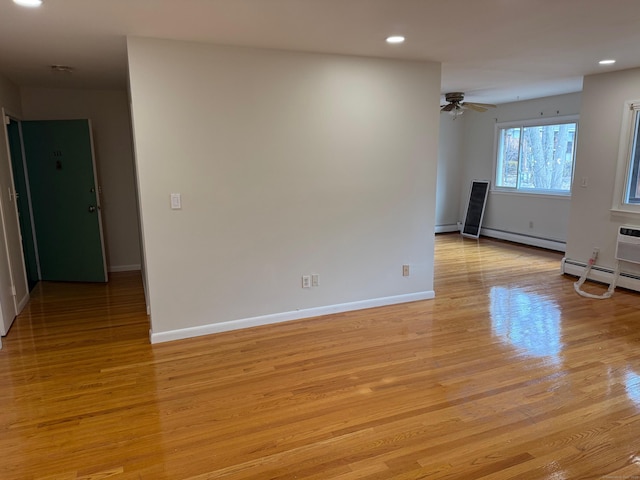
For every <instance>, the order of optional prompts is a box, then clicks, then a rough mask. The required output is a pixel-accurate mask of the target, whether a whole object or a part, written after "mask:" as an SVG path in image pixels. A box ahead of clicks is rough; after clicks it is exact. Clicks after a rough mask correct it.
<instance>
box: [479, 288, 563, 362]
mask: <svg viewBox="0 0 640 480" xmlns="http://www.w3.org/2000/svg"><path fill="white" fill-rule="evenodd" d="M490 302H491V322H492V328H493V331H494V334H495V335H497V336H498V337H500V339H501V340H503V341H505V342H508V343H510V344H511V345H512V346H514V347H516V348H517V349H518V350H520V351H521V352H522V353H523V354H525V355H530V356H535V357H544V358H546V359H548V360H550V361H552V362H553V363H560V358H559V355H560V352H561V350H562V347H563V345H562V343H561V341H560V309H559V308H558V306H557V305H556V303H555V302H553V301H551V300H549V299H548V298H545V297H544V296H542V295H538V294H535V293H530V292H526V291H524V290H522V289H519V288H506V287H493V288H492V289H491V293H490Z"/></svg>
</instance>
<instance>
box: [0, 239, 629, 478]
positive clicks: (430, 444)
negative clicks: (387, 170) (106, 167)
mask: <svg viewBox="0 0 640 480" xmlns="http://www.w3.org/2000/svg"><path fill="white" fill-rule="evenodd" d="M435 258H436V284H435V288H436V299H435V300H430V301H422V302H415V303H411V304H404V305H397V306H391V307H383V308H377V309H370V310H362V311H358V312H349V313H344V314H338V315H333V316H326V317H321V318H317V319H311V320H303V321H296V322H290V323H283V324H279V325H272V326H266V327H260V328H254V329H249V330H242V331H235V332H228V333H223V334H219V335H215V336H209V337H200V338H197V339H189V340H183V341H176V342H172V343H166V344H160V345H153V346H152V345H149V343H148V329H149V325H148V321H147V317H146V314H145V306H144V301H143V296H142V295H143V293H142V286H141V280H140V277H139V275H138V274H132V273H121V274H114V275H113V276H112V280H111V282H110V283H109V284H108V285H106V286H101V285H77V284H53V283H41V284H39V285H38V286H37V287H36V289H35V291H34V292H33V295H32V300H31V303H30V304H29V306H28V307H27V309H26V310H25V312H24V313H23V314H22V315H20V316H19V317H18V319H17V320H16V323H15V325H14V327H13V328H12V330H11V332H10V333H9V335H8V336H7V337H6V338H5V339H3V347H4V349H3V350H2V351H1V352H0V432H1V433H0V452H1V458H2V459H1V460H0V478H2V479H3V480H17V479H19V480H25V479H37V480H44V479H47V480H54V479H55V480H77V479H83V480H98V479H100V480H102V479H114V480H115V479H145V480H146V479H154V480H155V479H177V480H205V479H227V480H234V479H255V480H257V479H260V480H262V479H337V480H347V479H365V480H373V479H425V478H438V479H440V478H447V479H465V480H468V479H480V478H483V479H513V478H521V479H538V478H540V479H553V480H566V479H589V478H605V479H606V478H608V479H622V478H640V295H638V294H636V293H632V292H628V291H623V290H617V291H616V293H615V295H614V296H613V297H612V298H611V299H609V300H590V299H586V298H582V297H580V296H578V295H577V294H576V293H575V292H574V290H573V282H574V281H575V279H574V278H571V277H563V276H562V275H560V273H559V264H560V259H561V255H560V254H557V253H553V252H547V251H543V250H537V249H529V248H526V247H520V246H515V245H511V244H507V243H502V242H497V241H492V240H486V239H483V240H481V241H480V242H476V241H473V240H468V239H467V240H463V239H462V238H461V237H459V236H458V235H455V234H454V235H440V236H438V237H437V241H436V256H435ZM589 288H591V289H594V288H595V289H599V288H601V287H599V286H594V285H590V286H589ZM602 291H603V290H602Z"/></svg>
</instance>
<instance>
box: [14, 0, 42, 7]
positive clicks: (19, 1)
mask: <svg viewBox="0 0 640 480" xmlns="http://www.w3.org/2000/svg"><path fill="white" fill-rule="evenodd" d="M13 3H15V4H16V5H20V6H21V7H29V8H35V7H39V6H40V5H42V0H13Z"/></svg>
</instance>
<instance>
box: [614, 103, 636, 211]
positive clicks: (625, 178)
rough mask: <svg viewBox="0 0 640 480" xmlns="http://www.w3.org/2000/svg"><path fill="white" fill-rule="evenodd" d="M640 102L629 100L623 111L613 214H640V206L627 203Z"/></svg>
mask: <svg viewBox="0 0 640 480" xmlns="http://www.w3.org/2000/svg"><path fill="white" fill-rule="evenodd" d="M638 103H640V100H627V101H626V102H624V107H623V109H622V122H621V124H620V125H621V128H620V141H619V142H618V161H617V163H616V177H615V184H614V188H613V199H612V204H611V211H612V212H622V213H635V214H636V215H637V214H638V213H640V205H632V204H630V203H626V202H625V198H626V196H627V188H628V183H629V169H630V168H631V153H632V148H633V141H634V133H635V132H634V130H635V122H634V121H633V120H634V119H635V116H636V110H639V109H640V107H638V105H637V104H638Z"/></svg>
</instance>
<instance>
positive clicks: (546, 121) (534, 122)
mask: <svg viewBox="0 0 640 480" xmlns="http://www.w3.org/2000/svg"><path fill="white" fill-rule="evenodd" d="M579 119H580V116H579V115H559V116H557V117H547V118H535V119H529V120H519V121H511V122H501V123H496V125H495V129H494V135H493V138H494V141H493V181H492V182H491V191H492V192H494V193H512V194H514V195H533V196H548V197H562V198H567V197H571V189H572V187H573V176H574V174H575V168H576V150H577V148H576V147H577V145H578V135H579V133H578V132H579V130H580V125H579V123H580V122H579ZM561 123H575V124H576V133H575V137H574V144H573V165H572V167H571V182H570V184H569V191H567V192H563V191H560V190H543V189H540V188H517V187H502V186H499V185H498V152H499V150H500V130H503V129H506V128H517V127H520V128H525V127H535V126H544V125H558V124H561Z"/></svg>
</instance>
